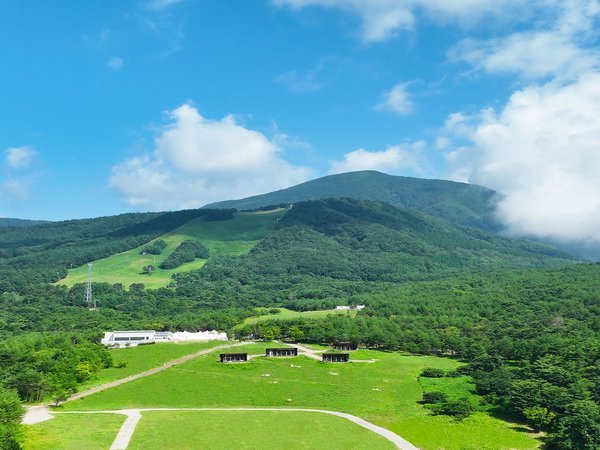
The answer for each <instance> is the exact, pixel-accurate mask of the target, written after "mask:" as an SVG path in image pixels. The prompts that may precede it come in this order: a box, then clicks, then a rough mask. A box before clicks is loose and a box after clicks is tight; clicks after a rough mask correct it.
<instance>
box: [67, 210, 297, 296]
mask: <svg viewBox="0 0 600 450" xmlns="http://www.w3.org/2000/svg"><path fill="white" fill-rule="evenodd" d="M286 211H287V210H286V209H277V210H273V211H266V212H253V213H250V212H240V213H235V214H234V217H233V219H229V220H220V221H206V220H205V219H204V217H199V218H197V219H194V220H191V221H190V222H188V223H186V224H185V225H182V226H181V227H179V228H177V229H175V230H173V231H171V232H169V233H167V234H164V235H162V236H160V237H158V238H157V239H162V240H164V241H165V242H166V243H167V247H166V248H165V249H163V250H162V252H161V254H160V255H150V254H145V255H143V254H140V252H141V251H142V250H143V249H144V248H145V247H146V246H147V245H148V244H144V245H141V246H139V247H136V248H134V249H132V250H128V251H126V252H122V253H118V254H115V255H112V256H109V257H107V258H103V259H99V260H96V261H93V271H92V280H93V281H94V282H107V283H121V284H123V285H124V286H126V287H127V286H129V285H131V284H133V283H143V284H144V285H145V286H146V287H148V288H159V287H165V286H167V285H168V284H169V282H170V281H171V276H172V275H173V274H174V273H179V272H189V271H192V270H196V269H200V268H201V267H202V266H204V264H206V261H207V260H205V259H196V260H195V261H193V262H190V263H186V264H183V265H181V266H179V267H177V268H175V269H160V268H159V267H158V266H159V265H160V263H161V262H162V261H163V260H164V259H165V258H166V257H167V256H169V255H170V254H171V253H173V252H174V251H175V249H176V248H177V246H178V245H179V244H181V243H182V242H183V241H185V240H188V239H191V240H196V241H200V242H201V243H202V244H204V245H205V246H206V247H207V248H208V249H209V251H210V256H209V259H210V257H212V256H228V255H242V254H245V253H248V252H249V251H250V250H251V249H252V248H253V247H254V246H255V245H256V243H257V242H258V241H259V240H260V239H262V238H263V237H264V236H265V235H266V234H267V232H268V231H269V230H270V229H271V228H272V227H273V226H274V225H275V224H276V223H277V220H278V219H279V218H281V217H282V216H283V215H284V214H285V212H286ZM155 240H156V239H155ZM151 242H153V241H151ZM148 265H152V266H154V267H155V271H154V272H153V273H152V274H151V275H148V274H145V273H143V267H144V266H148ZM87 270H88V267H87V264H86V265H83V266H79V267H75V268H73V269H70V270H69V271H68V275H67V277H66V278H64V279H62V280H60V281H59V282H58V284H64V285H66V286H69V287H71V286H73V285H75V284H77V283H85V282H86V279H87Z"/></svg>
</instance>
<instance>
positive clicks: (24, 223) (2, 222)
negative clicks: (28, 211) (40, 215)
mask: <svg viewBox="0 0 600 450" xmlns="http://www.w3.org/2000/svg"><path fill="white" fill-rule="evenodd" d="M42 223H49V222H48V221H47V220H26V219H9V218H2V217H0V228H4V227H30V226H32V225H39V224H42Z"/></svg>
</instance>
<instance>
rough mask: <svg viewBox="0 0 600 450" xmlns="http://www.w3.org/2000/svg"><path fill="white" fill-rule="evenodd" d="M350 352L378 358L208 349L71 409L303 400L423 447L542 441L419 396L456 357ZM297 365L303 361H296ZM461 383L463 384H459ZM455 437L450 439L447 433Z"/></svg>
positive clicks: (523, 445) (300, 403)
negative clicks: (231, 359) (425, 377)
mask: <svg viewBox="0 0 600 450" xmlns="http://www.w3.org/2000/svg"><path fill="white" fill-rule="evenodd" d="M272 345H273V344H249V345H247V346H244V347H242V348H238V349H236V351H247V352H248V353H250V354H264V349H265V348H266V347H268V346H272ZM352 358H353V359H371V358H373V359H376V360H378V361H377V362H376V363H373V364H369V363H350V364H339V363H338V364H336V363H321V362H318V361H315V360H312V359H309V358H306V357H298V358H294V359H270V358H256V359H252V360H251V361H249V362H248V363H242V364H220V363H218V362H217V359H218V355H217V354H210V355H206V356H202V357H200V358H197V359H194V360H193V361H189V362H187V363H185V364H181V365H178V366H176V367H174V368H171V369H168V370H166V371H164V372H161V373H159V374H156V375H153V376H150V377H146V378H143V379H140V380H136V381H133V382H131V383H127V384H125V385H122V386H119V387H116V388H114V389H110V390H108V391H104V392H101V393H99V394H95V395H92V396H90V397H87V398H84V399H81V400H76V401H74V402H71V403H68V404H66V405H65V409H66V410H101V409H121V408H133V407H141V408H144V407H236V406H248V407H252V406H257V407H258V406H275V407H278V406H279V407H295V408H300V407H305V408H322V409H330V410H336V411H344V412H348V413H351V414H355V415H357V416H359V417H362V418H364V419H366V420H369V421H371V422H374V423H376V424H378V425H380V426H383V427H386V428H389V429H391V430H393V431H394V432H396V433H398V434H399V435H401V436H402V437H404V438H406V439H408V440H409V441H411V442H413V443H414V444H415V445H417V446H419V447H421V448H424V449H438V448H445V449H447V450H450V449H469V448H472V449H481V448H518V449H532V448H536V447H537V446H538V442H537V441H536V440H535V439H533V438H532V437H530V436H529V435H527V434H525V433H520V432H518V431H516V430H515V429H514V428H517V426H516V425H514V424H509V423H507V422H503V421H501V420H498V419H495V418H493V417H491V416H489V415H487V414H485V413H477V414H474V415H473V416H472V417H470V418H468V419H466V420H464V421H463V422H455V421H454V420H452V419H449V418H447V417H441V416H432V415H431V414H430V413H429V412H428V411H427V410H426V409H425V408H423V407H422V406H421V405H420V404H419V403H418V402H419V401H420V400H421V398H422V387H421V385H420V384H419V382H418V376H419V374H420V372H421V371H422V369H423V368H424V367H438V368H441V369H445V370H450V369H454V368H456V367H457V366H458V365H459V363H458V362H456V361H453V360H450V359H444V358H436V357H429V356H408V355H402V354H398V353H384V352H376V351H369V350H359V351H357V352H353V354H352ZM297 366H300V367H297ZM462 380H463V382H461V383H455V384H454V385H453V387H452V389H455V390H457V391H456V392H455V394H456V395H457V396H466V397H470V398H472V399H473V401H474V402H475V403H477V402H478V397H477V396H475V395H474V394H473V393H472V392H471V389H472V386H471V384H470V383H468V382H464V381H465V380H466V379H462ZM459 391H462V392H459ZM449 437H451V439H450V438H449Z"/></svg>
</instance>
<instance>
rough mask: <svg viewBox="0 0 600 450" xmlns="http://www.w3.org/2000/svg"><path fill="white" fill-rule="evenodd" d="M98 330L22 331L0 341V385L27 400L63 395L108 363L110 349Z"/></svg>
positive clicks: (34, 400)
mask: <svg viewBox="0 0 600 450" xmlns="http://www.w3.org/2000/svg"><path fill="white" fill-rule="evenodd" d="M99 337H100V335H99V333H95V334H92V335H86V334H69V333H53V334H46V335H44V334H26V335H20V336H14V337H11V338H8V339H5V340H3V341H2V342H1V343H0V361H2V364H1V365H0V385H3V386H5V387H7V388H9V389H14V390H16V391H17V393H18V394H19V397H20V398H21V399H23V400H25V401H27V402H39V401H41V400H43V399H44V398H47V396H49V395H50V396H52V395H59V396H65V395H67V394H70V393H73V392H75V391H76V389H77V386H78V385H79V384H81V383H83V382H85V381H88V380H89V379H91V378H92V377H93V376H94V375H95V374H96V373H98V372H99V371H100V370H101V369H102V368H105V367H111V366H112V359H111V356H110V353H109V352H108V350H106V348H104V346H103V345H101V344H100V343H99Z"/></svg>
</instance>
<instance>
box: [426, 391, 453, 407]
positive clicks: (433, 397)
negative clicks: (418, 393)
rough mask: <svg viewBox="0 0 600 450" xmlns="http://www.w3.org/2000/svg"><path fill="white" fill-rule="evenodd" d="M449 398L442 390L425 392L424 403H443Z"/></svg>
mask: <svg viewBox="0 0 600 450" xmlns="http://www.w3.org/2000/svg"><path fill="white" fill-rule="evenodd" d="M446 400H448V396H447V395H446V394H445V393H443V392H440V391H432V392H425V393H424V394H423V403H428V404H431V403H442V402H445V401H446Z"/></svg>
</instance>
